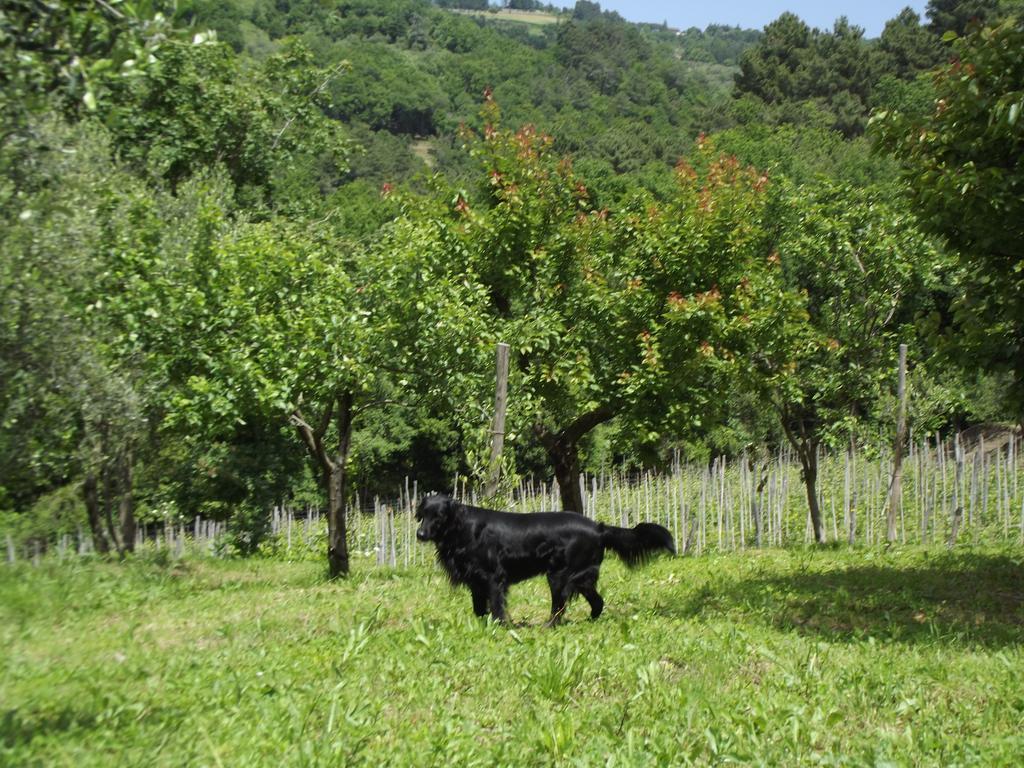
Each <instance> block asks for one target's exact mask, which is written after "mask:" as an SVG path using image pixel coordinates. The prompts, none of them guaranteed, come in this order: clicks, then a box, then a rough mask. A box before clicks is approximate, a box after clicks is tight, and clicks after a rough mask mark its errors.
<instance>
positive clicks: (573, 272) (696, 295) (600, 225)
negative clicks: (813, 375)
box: [417, 101, 772, 511]
mask: <svg viewBox="0 0 1024 768" xmlns="http://www.w3.org/2000/svg"><path fill="white" fill-rule="evenodd" d="M483 114H484V118H485V123H486V126H485V129H484V132H483V136H479V137H478V136H475V135H468V136H467V139H468V145H469V147H470V151H471V152H472V153H473V155H474V157H475V158H476V160H477V162H478V166H479V169H480V171H479V173H480V176H481V177H483V178H484V179H486V181H485V182H484V184H482V185H481V186H482V189H480V191H479V193H478V194H477V195H475V196H473V195H469V194H468V193H465V192H456V191H453V193H452V195H451V197H449V199H450V200H451V201H452V202H451V204H450V207H448V208H447V210H437V209H436V208H433V207H429V208H426V209H421V210H419V211H417V214H418V215H417V219H418V222H417V232H418V233H419V234H418V235H417V239H418V240H419V241H422V242H424V246H421V247H424V248H426V249H427V253H428V258H430V259H431V260H432V261H435V262H438V263H447V264H455V265H458V268H459V270H460V273H461V279H462V280H464V281H466V282H467V283H472V284H476V285H478V286H480V288H479V291H478V292H477V293H480V294H482V295H483V296H484V297H485V301H484V302H483V303H482V307H481V309H480V310H478V312H480V314H481V315H482V316H483V317H484V318H485V321H486V327H487V328H488V333H487V337H486V338H487V339H488V341H487V345H488V346H486V347H485V350H486V353H487V354H484V355H478V356H477V360H478V362H477V363H476V365H477V367H476V370H477V371H478V372H479V371H487V373H489V372H490V354H489V353H490V347H489V344H490V341H492V340H504V341H507V342H509V343H511V344H512V345H513V363H512V366H511V368H512V372H511V380H510V392H512V393H513V395H512V397H511V401H510V415H509V424H510V426H509V432H510V433H511V434H510V435H509V441H510V442H511V443H512V444H515V443H516V442H517V441H519V442H523V436H524V434H526V435H532V436H533V439H535V440H536V441H537V442H538V443H539V444H540V445H541V446H543V448H544V450H545V452H546V454H547V457H548V460H549V462H550V466H551V468H552V470H553V473H554V476H555V478H556V479H557V481H558V484H559V489H560V492H561V496H562V504H563V506H564V507H565V508H566V509H572V510H576V511H582V509H583V508H582V498H581V492H580V487H579V471H580V456H579V451H580V445H581V442H582V441H583V440H584V438H585V437H586V436H587V435H588V434H589V433H590V432H591V431H592V430H593V429H594V428H595V427H597V426H598V425H600V424H603V423H605V422H607V421H609V420H611V419H613V418H615V417H617V416H621V417H622V418H626V419H630V420H631V421H632V422H633V423H635V424H638V425H639V424H644V425H646V427H647V434H649V435H650V437H651V439H653V440H657V439H658V435H657V431H656V430H658V429H662V428H667V427H666V426H665V425H666V424H667V423H669V422H672V423H673V424H674V425H676V426H678V425H680V424H681V423H682V422H683V421H684V420H685V419H686V418H688V417H697V416H698V414H699V413H700V410H701V407H702V405H703V404H706V403H707V402H708V401H709V400H710V399H711V398H710V393H709V392H708V391H706V388H707V384H708V382H709V381H710V380H712V379H713V378H714V377H715V376H716V371H718V370H719V369H720V368H722V367H728V366H729V365H731V364H732V363H733V362H734V361H735V360H736V359H737V355H736V354H735V353H734V352H733V351H732V346H733V342H734V341H735V339H736V338H738V337H739V336H740V334H737V333H736V332H735V329H736V328H737V327H738V326H743V325H756V324H758V323H759V322H760V321H759V315H758V313H757V312H756V311H755V308H756V307H758V306H760V305H761V302H762V301H764V302H768V301H770V297H772V294H771V292H770V291H766V292H764V293H759V292H758V290H757V287H758V286H759V285H760V281H761V279H762V278H761V276H762V275H769V274H770V272H771V270H770V269H769V264H768V262H767V256H768V254H769V252H770V248H769V247H768V246H767V244H766V243H765V240H764V237H763V236H762V233H763V232H766V231H768V228H765V229H764V230H762V229H760V228H759V227H758V224H759V223H761V222H763V221H764V220H763V219H762V217H763V216H765V215H767V210H768V209H767V205H766V196H765V195H764V194H763V190H764V187H765V184H766V183H767V179H766V178H763V177H761V176H760V175H759V174H757V173H755V172H753V171H752V170H750V169H746V168H742V167H741V166H740V165H739V163H738V162H735V161H734V160H729V159H724V160H721V161H714V162H712V161H710V160H707V159H705V160H706V162H705V169H706V173H705V174H704V176H703V178H699V174H698V173H697V172H696V171H694V170H693V169H691V168H690V167H689V166H687V165H683V166H680V169H679V172H678V174H677V180H678V189H677V192H676V197H675V199H673V200H672V201H671V202H670V203H669V204H667V205H665V206H664V208H659V207H658V206H655V205H653V204H652V202H651V201H638V202H637V203H636V204H635V205H633V206H631V207H630V208H629V209H627V210H624V211H621V212H620V213H618V214H613V213H611V212H609V211H607V210H604V209H594V208H592V206H591V201H590V193H589V191H588V189H587V187H586V186H585V185H584V184H583V182H582V181H581V180H580V179H579V178H578V177H577V176H576V174H575V173H574V172H573V170H572V164H571V162H570V161H569V160H567V159H561V160H560V159H559V158H558V157H557V156H556V155H554V154H553V152H552V144H553V139H552V138H551V137H549V136H546V135H544V134H541V133H539V132H538V131H536V130H535V129H534V128H532V127H531V126H525V127H523V128H522V129H520V130H519V131H515V132H513V131H506V130H502V129H501V128H500V127H499V125H498V117H499V115H498V110H497V106H496V105H495V104H494V103H493V102H492V101H488V102H487V103H486V104H485V106H484V110H483ZM478 306H479V305H478ZM461 338H462V339H463V340H464V341H463V342H462V343H461V344H460V346H465V347H469V346H472V345H475V344H477V343H478V341H477V340H478V339H479V338H480V332H479V330H474V331H473V335H468V334H465V333H464V332H463V334H462V335H461ZM477 378H478V380H483V375H482V374H477ZM460 399H462V400H463V401H466V400H468V401H470V402H485V401H486V399H487V394H486V391H482V392H479V393H477V395H476V397H475V398H473V397H470V398H460ZM666 414H667V416H666ZM469 416H470V420H471V421H472V419H473V418H479V417H478V416H477V414H475V413H473V414H470V415H469Z"/></svg>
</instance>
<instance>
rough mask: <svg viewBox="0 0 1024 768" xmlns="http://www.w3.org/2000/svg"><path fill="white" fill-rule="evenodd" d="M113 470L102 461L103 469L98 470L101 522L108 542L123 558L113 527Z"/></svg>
mask: <svg viewBox="0 0 1024 768" xmlns="http://www.w3.org/2000/svg"><path fill="white" fill-rule="evenodd" d="M112 474H113V468H112V467H111V466H110V462H109V461H107V460H106V459H104V460H103V468H102V469H101V470H100V477H101V478H102V480H103V520H104V522H105V523H106V524H107V533H108V534H110V541H111V543H112V544H113V545H114V547H115V548H116V549H117V554H118V555H121V556H124V547H123V546H122V545H121V541H120V539H118V537H117V529H116V528H115V527H114V486H115V485H116V482H115V479H114V478H113V477H112V476H111V475H112Z"/></svg>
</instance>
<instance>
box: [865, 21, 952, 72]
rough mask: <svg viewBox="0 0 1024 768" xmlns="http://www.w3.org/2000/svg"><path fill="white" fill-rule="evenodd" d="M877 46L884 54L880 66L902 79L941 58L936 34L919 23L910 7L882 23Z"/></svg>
mask: <svg viewBox="0 0 1024 768" xmlns="http://www.w3.org/2000/svg"><path fill="white" fill-rule="evenodd" d="M878 47H879V50H880V51H881V52H882V53H883V54H884V55H885V56H886V57H887V58H888V61H887V62H886V64H885V67H884V70H885V71H886V72H889V73H892V74H895V75H896V76H897V77H899V78H901V79H904V80H907V79H911V78H913V77H914V76H916V75H917V74H918V73H919V72H924V71H925V70H928V69H931V68H932V67H934V66H935V65H936V64H938V63H939V61H941V59H942V46H941V44H940V41H939V38H938V36H937V35H935V34H933V33H932V32H931V31H929V30H928V28H927V27H925V26H923V25H922V24H921V17H920V16H918V15H917V13H915V12H914V10H913V9H911V8H904V9H903V10H902V11H900V12H899V13H898V14H897V15H896V16H895V17H893V18H891V19H889V21H887V22H886V23H885V29H883V30H882V36H881V37H880V38H879V40H878Z"/></svg>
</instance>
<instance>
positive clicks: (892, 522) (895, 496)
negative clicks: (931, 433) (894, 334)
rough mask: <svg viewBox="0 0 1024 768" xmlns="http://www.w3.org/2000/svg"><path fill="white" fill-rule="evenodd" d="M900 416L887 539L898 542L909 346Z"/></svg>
mask: <svg viewBox="0 0 1024 768" xmlns="http://www.w3.org/2000/svg"><path fill="white" fill-rule="evenodd" d="M896 394H897V397H898V398H899V415H898V416H897V418H896V441H895V443H894V444H893V457H892V460H893V465H892V483H891V484H890V486H889V517H888V521H887V522H888V525H887V527H886V528H887V529H886V534H885V539H886V541H888V542H890V543H891V542H894V541H896V519H897V518H898V517H899V516H900V514H901V513H902V511H903V441H904V440H905V439H906V433H907V345H906V344H900V364H899V379H898V383H897V387H896Z"/></svg>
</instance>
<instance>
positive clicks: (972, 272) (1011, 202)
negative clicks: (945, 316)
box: [875, 19, 1024, 413]
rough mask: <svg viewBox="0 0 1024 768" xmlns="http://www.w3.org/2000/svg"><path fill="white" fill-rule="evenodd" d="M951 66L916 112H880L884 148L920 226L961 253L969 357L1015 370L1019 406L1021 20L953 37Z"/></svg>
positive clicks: (1023, 293)
mask: <svg viewBox="0 0 1024 768" xmlns="http://www.w3.org/2000/svg"><path fill="white" fill-rule="evenodd" d="M950 38H951V39H952V43H953V50H954V51H955V53H956V55H957V58H956V60H955V61H954V62H953V63H952V64H951V65H949V66H948V67H946V68H945V69H944V70H942V71H941V72H940V73H939V74H938V75H937V77H936V79H935V82H934V92H933V101H932V103H931V104H930V105H929V107H928V109H927V110H922V111H920V112H897V111H893V112H881V113H879V114H878V115H877V116H876V118H875V130H876V135H877V138H878V140H879V142H880V144H881V146H882V147H883V148H885V149H887V150H889V151H891V152H892V153H893V154H894V155H895V156H896V158H897V159H898V160H899V161H900V163H901V164H902V167H903V171H904V178H905V179H906V180H907V181H908V183H909V185H910V191H911V195H912V199H913V202H914V205H915V207H916V208H918V210H920V211H921V215H922V221H923V223H924V224H925V225H926V226H927V227H928V228H929V229H931V230H932V231H934V232H936V233H938V234H940V235H942V236H944V237H945V238H947V239H948V241H949V243H950V244H951V245H952V246H953V247H954V248H955V249H956V250H957V251H958V252H959V253H960V257H961V259H960V261H961V265H962V267H963V270H964V274H963V276H962V281H963V282H962V285H963V288H964V289H965V291H964V295H963V298H962V299H961V300H960V301H958V302H957V304H956V306H955V309H956V312H957V316H958V321H959V328H960V332H961V334H962V336H961V338H960V339H959V341H960V342H961V348H962V351H963V353H964V356H965V358H966V359H969V360H971V361H972V363H978V362H981V363H983V364H985V365H986V366H987V367H990V368H993V369H1002V370H1009V371H1012V372H1013V376H1014V386H1013V388H1012V390H1011V392H1010V393H1009V396H1010V398H1011V400H1012V403H1013V407H1014V409H1015V410H1016V412H1017V413H1021V412H1022V409H1024V385H1022V384H1021V382H1022V380H1024V367H1022V364H1021V361H1022V360H1024V354H1022V350H1024V314H1022V312H1024V310H1022V308H1024V276H1022V273H1021V267H1020V265H1021V263H1022V259H1024V251H1022V246H1021V243H1022V242H1024V224H1022V222H1024V206H1022V202H1021V201H1022V200H1024V176H1022V174H1021V169H1020V158H1021V150H1022V147H1024V120H1022V119H1021V113H1022V112H1024V63H1022V62H1024V23H1022V22H1021V21H1020V20H1018V19H1010V20H1009V21H1006V22H1005V23H1003V24H1001V25H999V26H995V27H979V26H972V27H970V28H969V31H968V33H967V34H966V36H964V37H962V38H957V37H955V35H952V34H951V35H950Z"/></svg>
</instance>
